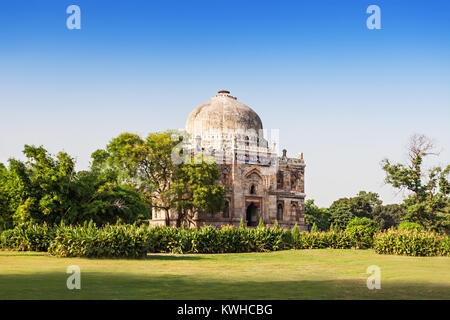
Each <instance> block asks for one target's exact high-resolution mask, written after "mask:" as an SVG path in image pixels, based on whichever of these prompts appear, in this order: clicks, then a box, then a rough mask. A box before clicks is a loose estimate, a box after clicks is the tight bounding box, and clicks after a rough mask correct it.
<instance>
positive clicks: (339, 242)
mask: <svg viewBox="0 0 450 320" xmlns="http://www.w3.org/2000/svg"><path fill="white" fill-rule="evenodd" d="M368 232H369V231H367V232H364V229H363V228H359V229H358V228H357V229H356V230H355V229H353V228H352V230H347V231H328V232H311V233H309V232H301V233H300V232H298V229H294V230H292V231H285V230H281V229H279V228H268V227H260V228H256V229H250V228H234V227H232V226H226V227H223V228H221V229H216V228H213V227H210V226H205V227H203V228H200V229H181V228H179V229H176V228H170V227H149V226H146V225H143V226H135V225H119V224H118V225H106V226H104V227H97V226H95V225H94V224H85V225H83V226H66V225H60V226H55V227H48V226H47V225H41V226H39V225H31V224H27V225H21V226H18V227H16V228H14V229H12V230H7V231H4V232H3V233H2V234H1V236H0V246H1V247H2V248H5V249H12V250H22V251H47V252H49V253H50V254H52V255H55V256H60V257H129V258H136V257H143V256H145V255H146V254H147V253H159V252H166V253H235V252H264V251H276V250H285V249H320V248H333V249H349V248H370V247H372V246H373V248H374V249H375V251H376V252H377V253H387V254H405V255H424V256H431V255H450V241H449V237H448V236H441V235H437V234H432V233H426V232H417V231H392V230H391V231H388V232H385V233H376V234H375V235H374V234H373V233H374V231H370V232H369V233H368Z"/></svg>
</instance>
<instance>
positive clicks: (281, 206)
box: [277, 203, 283, 221]
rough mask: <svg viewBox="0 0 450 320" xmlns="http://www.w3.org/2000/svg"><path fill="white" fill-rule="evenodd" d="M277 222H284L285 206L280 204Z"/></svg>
mask: <svg viewBox="0 0 450 320" xmlns="http://www.w3.org/2000/svg"><path fill="white" fill-rule="evenodd" d="M277 220H278V221H281V220H283V205H282V204H281V203H279V204H278V206H277Z"/></svg>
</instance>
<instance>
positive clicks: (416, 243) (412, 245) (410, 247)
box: [373, 229, 450, 256]
mask: <svg viewBox="0 0 450 320" xmlns="http://www.w3.org/2000/svg"><path fill="white" fill-rule="evenodd" d="M373 249H374V250H375V252H377V253H380V254H397V255H406V256H450V237H448V236H444V235H440V234H436V233H434V232H427V231H416V230H406V229H405V230H397V231H396V230H388V231H386V232H383V233H377V234H375V236H374V241H373Z"/></svg>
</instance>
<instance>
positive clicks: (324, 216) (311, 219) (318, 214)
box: [305, 200, 330, 231]
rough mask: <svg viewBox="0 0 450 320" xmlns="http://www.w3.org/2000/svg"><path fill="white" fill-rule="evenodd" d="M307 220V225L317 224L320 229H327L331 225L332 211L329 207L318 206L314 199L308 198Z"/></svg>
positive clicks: (306, 205) (306, 203)
mask: <svg viewBox="0 0 450 320" xmlns="http://www.w3.org/2000/svg"><path fill="white" fill-rule="evenodd" d="M305 221H306V224H307V225H310V226H311V225H314V224H316V225H317V227H318V228H319V229H320V230H322V231H325V230H328V229H329V227H330V213H329V212H328V210H327V209H325V208H319V207H318V206H316V205H315V204H314V200H306V202H305Z"/></svg>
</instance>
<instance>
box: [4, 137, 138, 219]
mask: <svg viewBox="0 0 450 320" xmlns="http://www.w3.org/2000/svg"><path fill="white" fill-rule="evenodd" d="M24 154H25V156H26V157H27V161H26V162H22V161H19V160H16V159H10V160H9V166H8V168H5V167H4V166H3V168H2V169H1V174H0V179H1V180H2V183H1V187H0V194H1V196H0V198H1V199H6V201H7V214H6V215H7V218H9V220H7V219H3V218H2V221H6V224H5V225H8V227H10V226H11V224H12V223H14V224H17V223H21V222H27V221H35V222H39V223H42V222H47V223H49V224H53V223H59V222H61V221H64V222H68V223H80V222H84V221H88V220H90V219H93V220H94V221H95V222H97V223H99V224H103V223H106V222H116V221H117V220H118V219H122V220H124V221H128V222H133V221H135V219H136V218H137V217H139V216H140V215H144V216H145V214H146V211H145V210H146V208H145V206H143V203H142V201H141V199H140V197H139V195H138V194H137V193H135V192H134V191H132V190H131V189H127V188H124V187H122V186H120V185H118V184H117V178H116V176H115V174H114V172H109V173H100V172H97V171H93V172H80V173H77V172H76V171H75V169H74V167H75V162H74V160H73V158H72V157H70V156H69V155H68V154H67V153H64V152H60V153H58V154H57V155H56V157H53V156H52V155H50V154H49V153H48V152H47V150H45V149H44V148H43V147H42V146H41V147H35V146H28V145H26V146H25V148H24ZM2 217H3V216H2Z"/></svg>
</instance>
